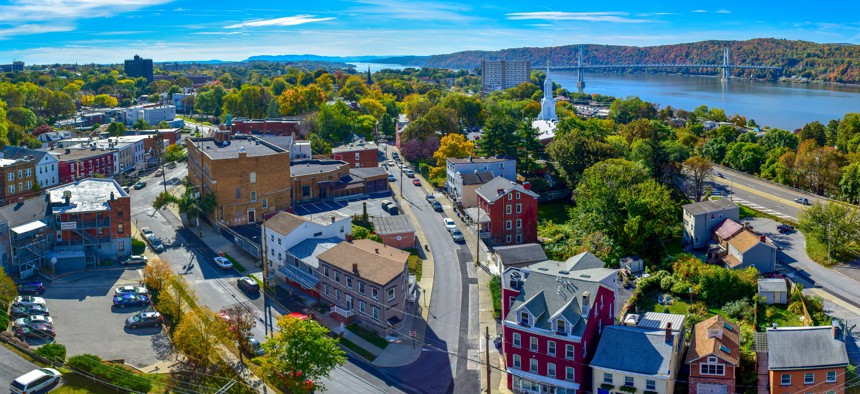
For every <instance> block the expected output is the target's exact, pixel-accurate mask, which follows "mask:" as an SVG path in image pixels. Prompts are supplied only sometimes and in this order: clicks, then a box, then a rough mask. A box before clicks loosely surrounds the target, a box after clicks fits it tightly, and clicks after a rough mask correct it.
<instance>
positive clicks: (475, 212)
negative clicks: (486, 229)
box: [466, 207, 490, 224]
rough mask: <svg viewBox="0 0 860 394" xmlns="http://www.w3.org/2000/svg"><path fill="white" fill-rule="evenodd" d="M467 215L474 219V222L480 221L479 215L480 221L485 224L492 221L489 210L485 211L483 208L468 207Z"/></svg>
mask: <svg viewBox="0 0 860 394" xmlns="http://www.w3.org/2000/svg"><path fill="white" fill-rule="evenodd" d="M466 216H468V217H469V219H472V221H473V222H478V217H479V216H480V218H481V221H480V222H479V223H481V224H484V223H489V222H490V215H488V214H487V211H484V209H483V208H478V207H472V208H466Z"/></svg>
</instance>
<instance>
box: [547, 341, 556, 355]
mask: <svg viewBox="0 0 860 394" xmlns="http://www.w3.org/2000/svg"><path fill="white" fill-rule="evenodd" d="M546 353H547V354H549V355H550V356H555V341H546Z"/></svg>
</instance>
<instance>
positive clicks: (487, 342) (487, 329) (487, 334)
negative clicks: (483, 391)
mask: <svg viewBox="0 0 860 394" xmlns="http://www.w3.org/2000/svg"><path fill="white" fill-rule="evenodd" d="M484 330H485V331H484V332H485V333H484V345H485V346H484V350H485V352H486V353H485V354H486V356H487V360H486V362H487V393H490V385H491V383H490V326H486V327H484Z"/></svg>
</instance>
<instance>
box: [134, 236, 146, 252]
mask: <svg viewBox="0 0 860 394" xmlns="http://www.w3.org/2000/svg"><path fill="white" fill-rule="evenodd" d="M145 251H146V242H143V241H141V240H139V239H137V238H132V239H131V253H132V254H143V252H145Z"/></svg>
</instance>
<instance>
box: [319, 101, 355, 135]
mask: <svg viewBox="0 0 860 394" xmlns="http://www.w3.org/2000/svg"><path fill="white" fill-rule="evenodd" d="M354 117H355V114H354V113H353V112H352V110H351V109H350V108H349V107H348V106H347V105H346V104H344V102H343V101H337V102H335V103H334V104H331V105H324V106H323V107H322V109H320V112H319V114H318V115H317V124H318V125H319V132H318V133H317V134H318V135H319V136H320V137H322V139H323V140H325V141H326V142H328V143H330V144H333V145H340V144H341V143H343V142H344V141H345V140H346V137H347V136H348V135H349V133H351V132H352V129H353V119H354Z"/></svg>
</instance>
